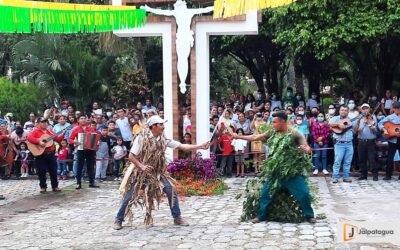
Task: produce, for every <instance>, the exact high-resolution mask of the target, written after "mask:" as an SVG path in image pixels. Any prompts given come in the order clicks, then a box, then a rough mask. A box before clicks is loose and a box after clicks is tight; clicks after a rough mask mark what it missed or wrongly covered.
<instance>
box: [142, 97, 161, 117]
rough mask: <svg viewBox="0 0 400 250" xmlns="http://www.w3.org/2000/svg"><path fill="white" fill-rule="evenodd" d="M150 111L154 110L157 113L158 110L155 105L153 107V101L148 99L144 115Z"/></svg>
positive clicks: (143, 110)
mask: <svg viewBox="0 0 400 250" xmlns="http://www.w3.org/2000/svg"><path fill="white" fill-rule="evenodd" d="M149 109H152V110H154V111H157V108H156V107H154V106H153V105H151V100H150V99H146V102H145V105H144V106H143V108H142V114H146V112H147V111H148V110H149Z"/></svg>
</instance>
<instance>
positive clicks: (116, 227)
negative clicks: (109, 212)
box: [113, 221, 122, 230]
mask: <svg viewBox="0 0 400 250" xmlns="http://www.w3.org/2000/svg"><path fill="white" fill-rule="evenodd" d="M113 228H114V230H121V229H122V221H116V222H114V226H113Z"/></svg>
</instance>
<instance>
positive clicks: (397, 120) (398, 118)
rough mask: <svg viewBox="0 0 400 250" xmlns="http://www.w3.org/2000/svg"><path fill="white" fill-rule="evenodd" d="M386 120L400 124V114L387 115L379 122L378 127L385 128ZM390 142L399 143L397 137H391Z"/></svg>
mask: <svg viewBox="0 0 400 250" xmlns="http://www.w3.org/2000/svg"><path fill="white" fill-rule="evenodd" d="M385 122H392V123H394V124H400V116H398V115H396V114H394V113H393V114H391V115H388V116H386V117H385V118H383V119H382V120H381V121H380V122H379V123H378V128H379V130H382V129H383V124H384V123H385ZM388 141H389V142H392V143H397V137H392V138H390V139H388Z"/></svg>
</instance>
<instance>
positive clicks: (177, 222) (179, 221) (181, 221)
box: [174, 216, 189, 226]
mask: <svg viewBox="0 0 400 250" xmlns="http://www.w3.org/2000/svg"><path fill="white" fill-rule="evenodd" d="M174 225H177V226H189V223H188V222H187V221H186V220H185V219H183V218H182V217H181V216H179V217H177V218H175V219H174Z"/></svg>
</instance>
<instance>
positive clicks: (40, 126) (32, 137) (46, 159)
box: [27, 117, 65, 193]
mask: <svg viewBox="0 0 400 250" xmlns="http://www.w3.org/2000/svg"><path fill="white" fill-rule="evenodd" d="M36 122H37V126H36V127H35V128H34V129H33V131H32V132H31V133H29V134H28V137H27V140H28V141H29V142H30V143H32V144H36V145H40V146H45V145H46V143H45V142H43V141H40V137H42V135H44V134H48V135H49V136H52V135H54V132H53V131H52V130H50V129H49V128H48V126H49V123H48V120H47V119H45V118H43V117H40V118H38V119H37V121H36ZM64 133H65V131H64V132H63V133H62V134H61V135H59V136H57V137H55V138H54V139H53V141H56V142H61V141H62V139H64ZM55 149H56V148H55V146H54V145H51V146H50V147H48V148H46V149H45V151H44V153H43V154H42V155H39V156H37V157H36V158H35V165H36V168H37V171H38V175H39V181H40V193H45V192H46V189H47V184H46V171H48V172H49V174H50V181H51V187H52V189H53V192H61V189H59V188H58V181H57V160H56V157H55V155H54V152H55Z"/></svg>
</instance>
